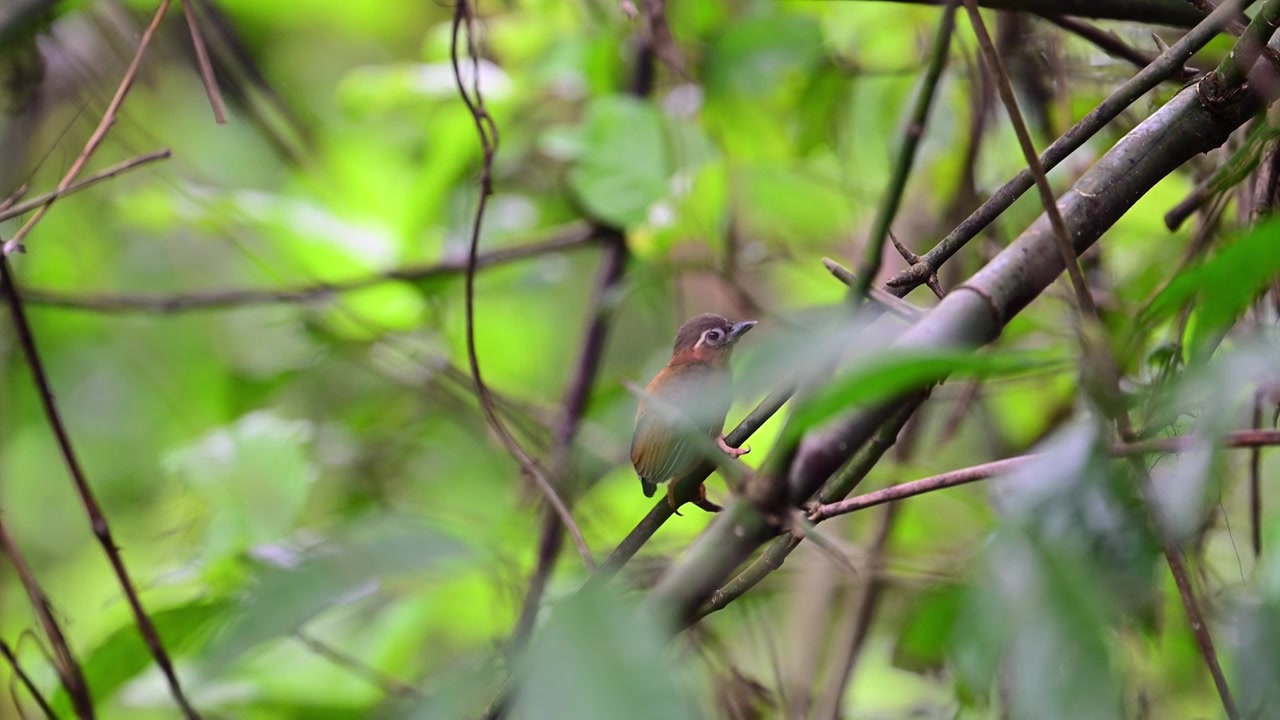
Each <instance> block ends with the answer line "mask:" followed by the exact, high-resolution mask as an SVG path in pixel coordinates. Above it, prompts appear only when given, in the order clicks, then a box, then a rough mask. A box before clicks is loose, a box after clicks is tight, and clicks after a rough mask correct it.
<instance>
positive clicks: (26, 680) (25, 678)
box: [0, 640, 58, 720]
mask: <svg viewBox="0 0 1280 720" xmlns="http://www.w3.org/2000/svg"><path fill="white" fill-rule="evenodd" d="M0 656H3V657H4V659H5V660H6V661H7V662H8V663H9V667H10V668H12V669H13V674H14V676H15V677H16V678H17V679H18V681H19V682H21V683H22V686H23V687H25V688H26V689H27V693H28V694H30V695H31V699H32V700H35V701H36V705H39V706H40V711H41V712H43V713H44V716H45V717H46V718H48V719H49V720H56V718H57V717H58V716H57V714H55V713H54V712H53V708H52V707H51V706H50V705H49V701H48V700H46V699H45V697H44V695H43V694H42V693H41V692H40V688H38V687H36V684H35V682H33V681H32V680H31V676H30V675H28V674H27V671H26V670H23V669H22V666H21V665H19V664H18V658H17V656H16V655H14V653H13V648H11V647H9V643H7V642H5V641H3V640H0ZM10 691H11V692H13V693H14V696H13V704H14V705H15V706H17V707H18V712H22V706H21V705H19V704H18V697H17V694H16V691H15V690H14V689H13V687H12V686H10Z"/></svg>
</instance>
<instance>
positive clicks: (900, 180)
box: [853, 0, 956, 300]
mask: <svg viewBox="0 0 1280 720" xmlns="http://www.w3.org/2000/svg"><path fill="white" fill-rule="evenodd" d="M955 20H956V0H947V6H946V8H945V9H944V10H943V11H942V19H941V20H939V21H938V29H937V32H936V33H935V34H934V38H933V51H932V53H931V54H930V57H929V66H928V69H927V70H926V71H925V75H924V81H923V83H922V84H921V86H920V91H919V93H917V95H916V100H915V104H914V105H913V106H912V109H911V115H910V117H909V118H908V119H907V124H906V126H905V127H904V128H903V130H902V140H901V145H900V147H899V150H898V155H897V160H896V161H895V162H894V166H893V174H892V175H891V176H890V177H889V187H888V188H887V190H886V191H885V195H884V200H883V201H881V203H880V207H879V208H878V209H877V210H876V217H875V221H874V222H873V223H872V225H871V233H870V234H869V235H868V236H867V245H866V248H865V250H864V257H863V261H862V264H861V266H860V267H859V268H858V273H859V275H860V276H861V277H860V278H859V279H858V282H857V284H856V285H854V286H853V293H854V295H855V297H857V298H858V299H859V300H861V298H862V297H864V296H865V295H866V294H867V290H868V289H870V288H871V284H872V283H873V282H875V279H876V275H878V274H879V273H880V266H881V263H882V260H883V258H884V243H885V238H886V237H887V236H888V234H889V229H890V228H891V227H892V226H893V218H894V216H896V215H897V214H898V207H899V206H900V205H901V204H902V196H903V194H904V193H905V190H906V187H907V179H908V178H909V177H910V176H911V168H912V166H913V165H914V164H915V158H916V150H917V148H919V147H920V138H921V137H922V136H923V135H924V130H925V126H926V125H927V124H928V122H929V110H930V109H931V108H932V107H933V98H934V94H935V91H936V90H937V88H938V79H939V78H941V77H942V70H943V69H944V68H945V67H946V65H947V56H948V54H949V51H950V49H951V34H952V31H953V30H954V29H955Z"/></svg>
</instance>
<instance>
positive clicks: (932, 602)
mask: <svg viewBox="0 0 1280 720" xmlns="http://www.w3.org/2000/svg"><path fill="white" fill-rule="evenodd" d="M964 592H965V591H964V588H963V587H961V586H958V585H944V586H941V587H937V588H932V589H930V590H929V591H928V592H927V593H925V594H924V595H923V596H922V597H921V598H920V599H919V600H917V601H916V603H915V605H914V606H913V607H912V608H911V610H909V611H908V614H907V618H906V620H904V621H903V628H902V632H901V634H899V635H898V640H897V643H896V644H895V645H894V648H893V663H894V665H897V666H898V667H900V668H904V669H906V670H912V671H914V672H926V671H930V670H935V669H937V668H938V667H940V666H941V665H942V663H943V661H944V660H945V659H946V656H947V648H948V647H949V646H950V642H951V634H952V630H953V628H954V627H955V624H956V618H958V617H959V615H960V607H961V604H962V602H963V600H964Z"/></svg>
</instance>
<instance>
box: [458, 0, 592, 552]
mask: <svg viewBox="0 0 1280 720" xmlns="http://www.w3.org/2000/svg"><path fill="white" fill-rule="evenodd" d="M473 22H474V18H473V17H472V13H471V0H458V3H457V6H456V7H455V10H454V15H453V28H452V32H451V35H450V43H449V58H450V61H451V63H452V65H453V77H454V81H455V82H456V83H457V87H458V95H459V96H460V97H461V98H462V102H463V104H465V105H466V106H467V110H468V111H469V112H470V114H471V117H472V120H473V121H474V122H475V126H476V135H477V136H478V137H479V139H480V148H481V151H482V153H483V159H482V162H481V165H480V182H479V184H480V193H479V196H480V197H479V200H478V202H477V203H476V210H475V214H474V215H473V216H472V221H471V238H470V242H469V249H468V252H467V269H466V273H465V276H464V277H465V282H464V288H463V296H464V298H463V305H464V309H465V315H466V338H467V362H468V363H469V365H470V366H471V376H472V377H473V378H475V381H476V397H477V398H479V400H480V409H481V411H482V412H483V413H484V416H485V418H486V419H487V420H488V421H489V425H490V426H491V427H492V428H493V430H494V432H495V433H496V434H497V435H498V439H499V440H501V441H502V444H503V446H505V447H506V448H507V452H509V453H510V454H511V456H512V457H513V458H515V460H516V462H517V463H519V465H520V468H521V470H522V471H523V472H524V473H525V474H526V475H528V476H529V477H531V478H532V479H533V481H534V484H536V485H537V486H538V489H539V490H541V491H542V494H543V496H544V497H546V499H547V502H548V503H550V505H551V507H552V508H554V509H555V512H556V514H557V515H558V516H559V518H560V521H561V522H562V523H564V526H565V529H567V530H568V531H569V535H570V536H571V537H572V538H573V542H574V545H576V546H577V548H578V554H579V555H580V556H581V557H582V561H583V563H584V564H585V565H586V566H587V567H588V568H592V569H594V567H595V562H594V560H592V557H591V550H590V549H589V548H588V547H587V541H586V540H585V539H584V538H583V537H582V530H581V529H579V528H578V524H577V522H575V521H574V519H573V513H571V512H570V511H569V506H568V505H566V504H565V502H564V500H563V499H562V498H561V497H560V494H559V493H558V492H556V489H555V487H554V486H553V485H552V484H551V480H550V479H549V478H548V477H547V474H546V473H545V472H544V471H543V469H542V468H541V467H540V466H539V465H538V463H537V461H535V460H534V459H533V458H532V457H530V456H529V453H528V452H526V451H525V449H524V448H523V447H521V446H520V443H519V442H517V441H516V439H515V437H514V436H512V435H511V432H510V431H509V430H507V427H506V426H505V425H504V424H503V422H502V420H501V419H500V418H499V417H498V413H497V410H496V409H495V408H494V404H493V398H492V397H490V395H489V388H488V386H487V385H485V384H484V378H483V376H482V375H481V372H480V355H479V353H478V352H477V351H476V312H475V298H476V288H475V283H476V265H477V257H478V255H479V247H480V227H481V225H482V224H483V223H484V214H485V210H486V209H487V208H488V205H489V197H490V196H492V195H493V161H494V157H495V156H496V155H497V153H498V142H499V139H498V126H497V123H495V122H494V120H493V116H492V115H490V114H489V111H488V110H487V109H486V108H485V104H484V97H483V96H482V95H481V94H480V57H479V55H478V53H477V50H476V43H475V34H474V32H473V27H472V24H473ZM463 35H465V37H466V41H467V56H468V58H469V59H470V60H471V79H472V86H471V87H470V88H468V87H467V84H466V82H464V81H463V79H462V65H461V62H460V60H459V53H458V40H459V39H460V37H462V36H463Z"/></svg>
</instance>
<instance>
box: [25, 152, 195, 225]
mask: <svg viewBox="0 0 1280 720" xmlns="http://www.w3.org/2000/svg"><path fill="white" fill-rule="evenodd" d="M171 155H172V153H171V152H169V149H168V148H164V149H161V150H155V151H153V152H149V153H147V154H146V155H139V156H137V157H135V158H130V159H128V160H125V161H124V162H120V163H116V164H115V165H112V166H111V167H108V168H103V169H102V170H99V171H98V172H96V173H94V174H92V175H90V176H89V177H87V178H85V179H83V180H79V181H76V182H73V183H71V184H70V185H68V186H67V187H65V188H63V189H62V190H52V191H50V192H47V193H44V194H43V195H37V196H35V197H33V198H31V199H29V200H23V201H22V202H20V203H14V204H12V205H9V206H8V207H5V208H3V209H0V221H4V220H10V219H12V218H16V217H18V216H19V215H25V214H27V213H29V212H31V211H32V210H37V209H39V208H41V207H44V206H46V205H48V204H50V203H52V202H53V201H54V200H57V199H58V198H60V197H64V196H66V195H70V194H72V193H76V192H80V191H81V190H84V189H86V188H89V187H92V186H94V185H97V184H98V183H100V182H102V181H103V180H110V179H111V178H113V177H115V176H117V175H120V174H122V173H126V172H128V171H130V170H133V169H134V168H138V167H141V166H143V165H146V164H148V163H151V162H155V161H156V160H167V159H169V157H170V156H171Z"/></svg>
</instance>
